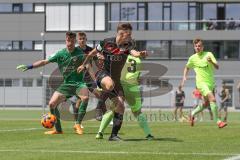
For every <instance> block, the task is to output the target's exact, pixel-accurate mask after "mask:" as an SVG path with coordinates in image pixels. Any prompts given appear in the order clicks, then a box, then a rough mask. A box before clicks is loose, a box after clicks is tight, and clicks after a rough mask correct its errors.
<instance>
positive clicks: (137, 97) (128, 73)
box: [96, 55, 154, 140]
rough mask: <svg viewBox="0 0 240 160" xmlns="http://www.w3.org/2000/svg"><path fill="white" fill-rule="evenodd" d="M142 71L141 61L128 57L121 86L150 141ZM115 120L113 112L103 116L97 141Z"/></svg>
mask: <svg viewBox="0 0 240 160" xmlns="http://www.w3.org/2000/svg"><path fill="white" fill-rule="evenodd" d="M140 71H141V59H140V58H139V57H134V56H132V55H128V57H127V60H126V63H125V65H124V66H123V69H122V72H121V78H120V81H121V85H122V88H123V92H124V98H125V100H126V102H127V103H128V105H129V106H130V108H131V110H132V113H133V115H134V116H135V117H136V118H137V121H138V123H139V125H140V127H141V128H142V129H143V131H144V133H145V136H146V138H147V139H148V140H151V139H153V138H154V137H153V136H152V135H151V131H150V129H149V127H148V123H147V119H146V116H145V115H144V114H143V113H142V111H141V108H142V97H141V93H140V86H139V76H140V74H141V73H140ZM112 118H113V111H109V112H108V113H106V114H105V115H104V116H103V119H102V121H103V123H101V125H100V127H99V131H98V134H97V135H96V139H102V138H103V133H104V130H105V129H106V127H107V126H108V124H109V123H110V121H111V119H112Z"/></svg>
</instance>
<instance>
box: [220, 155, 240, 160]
mask: <svg viewBox="0 0 240 160" xmlns="http://www.w3.org/2000/svg"><path fill="white" fill-rule="evenodd" d="M224 160H240V155H236V156H232V157H229V158H226V159H224Z"/></svg>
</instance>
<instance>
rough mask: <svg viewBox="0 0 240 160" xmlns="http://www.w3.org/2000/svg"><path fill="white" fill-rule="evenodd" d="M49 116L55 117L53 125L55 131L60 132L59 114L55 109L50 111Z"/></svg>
mask: <svg viewBox="0 0 240 160" xmlns="http://www.w3.org/2000/svg"><path fill="white" fill-rule="evenodd" d="M50 112H51V114H53V115H55V116H56V118H57V122H56V123H55V128H56V131H58V132H62V127H61V122H60V113H59V110H58V108H57V107H55V108H54V109H50Z"/></svg>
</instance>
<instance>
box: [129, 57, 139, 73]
mask: <svg viewBox="0 0 240 160" xmlns="http://www.w3.org/2000/svg"><path fill="white" fill-rule="evenodd" d="M128 62H129V63H131V67H128V68H127V70H128V72H131V73H134V72H136V70H137V62H136V61H135V60H134V59H129V60H128Z"/></svg>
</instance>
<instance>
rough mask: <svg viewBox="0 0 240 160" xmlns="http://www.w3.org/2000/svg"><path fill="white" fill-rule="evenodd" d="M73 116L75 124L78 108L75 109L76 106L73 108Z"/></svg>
mask: <svg viewBox="0 0 240 160" xmlns="http://www.w3.org/2000/svg"><path fill="white" fill-rule="evenodd" d="M73 114H74V120H75V122H77V117H78V108H76V106H73Z"/></svg>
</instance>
